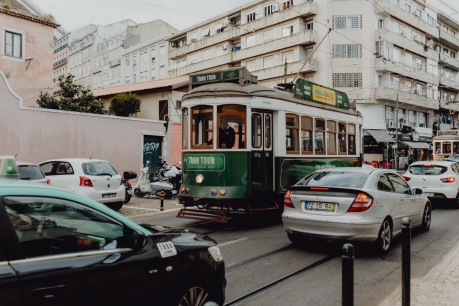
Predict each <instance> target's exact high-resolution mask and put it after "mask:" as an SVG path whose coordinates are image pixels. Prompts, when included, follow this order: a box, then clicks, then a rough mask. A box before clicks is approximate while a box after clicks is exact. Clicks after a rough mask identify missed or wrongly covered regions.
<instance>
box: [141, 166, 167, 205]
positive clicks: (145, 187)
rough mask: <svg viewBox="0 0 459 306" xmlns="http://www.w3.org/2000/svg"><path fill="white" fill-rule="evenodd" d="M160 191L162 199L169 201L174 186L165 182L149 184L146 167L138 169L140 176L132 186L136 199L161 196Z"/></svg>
mask: <svg viewBox="0 0 459 306" xmlns="http://www.w3.org/2000/svg"><path fill="white" fill-rule="evenodd" d="M161 189H163V190H164V193H165V195H164V198H166V199H171V198H172V195H173V192H172V191H173V189H174V186H173V185H172V184H171V183H169V182H167V181H156V182H150V180H149V178H148V167H145V168H142V169H140V176H139V180H138V181H137V184H136V185H135V186H134V195H135V196H136V197H138V198H143V197H144V196H146V195H148V196H150V195H152V194H154V195H156V196H158V197H159V196H161Z"/></svg>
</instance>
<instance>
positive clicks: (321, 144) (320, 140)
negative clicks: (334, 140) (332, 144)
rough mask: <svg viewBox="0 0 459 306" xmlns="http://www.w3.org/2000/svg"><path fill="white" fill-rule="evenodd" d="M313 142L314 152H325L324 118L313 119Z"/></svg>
mask: <svg viewBox="0 0 459 306" xmlns="http://www.w3.org/2000/svg"><path fill="white" fill-rule="evenodd" d="M314 121H315V133H314V143H315V152H316V154H325V120H322V119H315V120H314Z"/></svg>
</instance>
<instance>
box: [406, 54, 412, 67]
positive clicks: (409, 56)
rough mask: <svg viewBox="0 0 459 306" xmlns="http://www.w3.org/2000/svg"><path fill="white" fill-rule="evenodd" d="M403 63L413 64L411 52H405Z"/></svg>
mask: <svg viewBox="0 0 459 306" xmlns="http://www.w3.org/2000/svg"><path fill="white" fill-rule="evenodd" d="M405 65H407V66H410V67H411V66H413V56H411V54H408V53H405Z"/></svg>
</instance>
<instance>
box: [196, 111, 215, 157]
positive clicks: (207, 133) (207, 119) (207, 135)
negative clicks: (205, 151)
mask: <svg viewBox="0 0 459 306" xmlns="http://www.w3.org/2000/svg"><path fill="white" fill-rule="evenodd" d="M213 113H214V111H213V106H210V105H199V106H194V107H192V108H191V147H192V148H194V149H201V148H209V147H212V142H213V138H212V137H213V130H212V127H213Z"/></svg>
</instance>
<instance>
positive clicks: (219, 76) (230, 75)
mask: <svg viewBox="0 0 459 306" xmlns="http://www.w3.org/2000/svg"><path fill="white" fill-rule="evenodd" d="M239 75H240V74H239V70H228V71H223V72H221V71H219V72H215V73H206V74H199V75H193V76H192V77H191V82H192V83H193V84H200V83H212V82H220V81H221V80H223V81H226V80H238V79H239Z"/></svg>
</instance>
